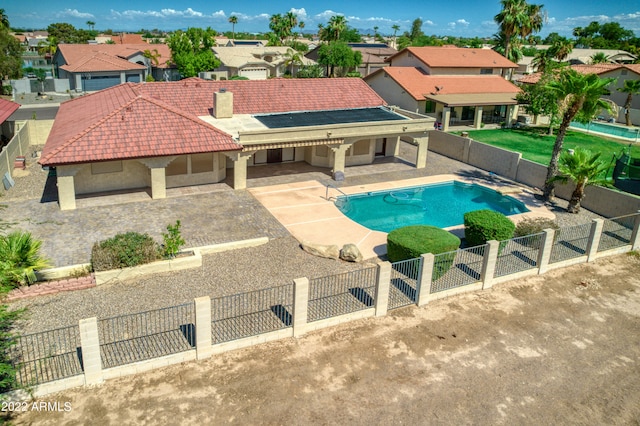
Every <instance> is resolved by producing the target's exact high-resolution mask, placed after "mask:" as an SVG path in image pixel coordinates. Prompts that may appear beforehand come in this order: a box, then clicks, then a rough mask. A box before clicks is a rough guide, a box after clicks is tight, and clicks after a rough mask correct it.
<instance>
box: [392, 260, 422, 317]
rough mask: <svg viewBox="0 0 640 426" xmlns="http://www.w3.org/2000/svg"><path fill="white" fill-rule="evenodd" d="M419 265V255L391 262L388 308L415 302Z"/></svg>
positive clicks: (420, 261) (420, 263)
mask: <svg viewBox="0 0 640 426" xmlns="http://www.w3.org/2000/svg"><path fill="white" fill-rule="evenodd" d="M421 266H422V258H421V257H418V258H415V259H408V260H401V261H399V262H394V263H392V264H391V286H389V304H388V309H396V308H400V307H403V306H407V305H411V304H413V303H415V302H416V298H417V290H418V276H419V274H420V267H421Z"/></svg>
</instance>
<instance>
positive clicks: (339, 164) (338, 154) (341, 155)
mask: <svg viewBox="0 0 640 426" xmlns="http://www.w3.org/2000/svg"><path fill="white" fill-rule="evenodd" d="M350 147H351V144H342V145H337V146H332V147H331V151H333V170H332V172H333V178H334V179H335V178H336V173H338V172H340V173H342V174H343V175H344V168H345V162H346V160H345V157H346V155H345V154H346V152H347V150H348V149H349V148H350Z"/></svg>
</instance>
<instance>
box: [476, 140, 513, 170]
mask: <svg viewBox="0 0 640 426" xmlns="http://www.w3.org/2000/svg"><path fill="white" fill-rule="evenodd" d="M521 157H522V154H520V153H519V152H513V151H507V150H505V149H500V148H496V147H494V146H491V145H487V144H483V143H478V142H476V141H472V142H471V146H470V147H469V164H471V165H472V166H476V167H479V168H481V169H484V170H487V171H489V172H494V173H497V174H499V175H501V176H505V177H507V178H509V179H515V178H516V175H517V173H518V163H519V161H520V158H521Z"/></svg>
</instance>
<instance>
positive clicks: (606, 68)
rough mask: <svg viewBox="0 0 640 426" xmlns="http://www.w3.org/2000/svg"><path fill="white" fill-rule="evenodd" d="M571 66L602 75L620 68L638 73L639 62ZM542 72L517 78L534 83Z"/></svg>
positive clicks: (579, 70) (582, 71)
mask: <svg viewBox="0 0 640 426" xmlns="http://www.w3.org/2000/svg"><path fill="white" fill-rule="evenodd" d="M571 68H572V69H574V70H576V71H577V72H579V73H580V74H597V75H602V74H606V73H608V72H611V71H615V70H617V69H620V68H627V69H629V70H631V71H633V72H635V73H636V74H640V64H629V65H627V64H591V65H589V64H580V65H571ZM541 75H542V73H539V72H536V73H533V74H529V75H526V76H524V77H522V78H521V79H519V80H518V82H519V83H527V84H536V83H537V82H538V81H539V80H540V76H541Z"/></svg>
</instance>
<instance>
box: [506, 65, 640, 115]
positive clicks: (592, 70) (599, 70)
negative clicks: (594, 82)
mask: <svg viewBox="0 0 640 426" xmlns="http://www.w3.org/2000/svg"><path fill="white" fill-rule="evenodd" d="M571 68H573V69H574V70H576V71H578V72H579V73H582V74H597V75H598V76H599V77H600V78H615V79H616V81H615V82H614V83H613V84H612V85H611V86H609V90H610V92H611V93H610V94H609V95H608V96H605V97H604V98H605V99H609V100H611V101H612V102H613V103H615V104H616V105H617V106H618V111H617V115H615V114H614V118H615V119H616V121H618V122H620V123H625V122H626V120H625V111H624V104H625V103H626V101H627V94H626V93H623V92H619V91H618V90H617V89H618V88H621V87H623V86H624V82H625V81H626V80H638V79H640V64H595V65H572V66H571ZM540 76H541V74H540V73H535V74H531V75H527V76H524V77H523V78H521V79H520V80H518V83H520V84H536V83H537V82H538V81H539V80H540ZM629 113H630V114H629V115H630V118H631V123H632V124H634V125H636V126H638V125H640V95H635V96H634V97H632V101H631V109H630V111H629Z"/></svg>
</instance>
